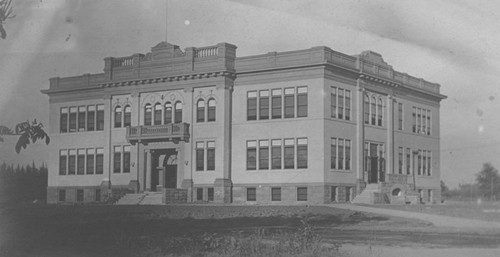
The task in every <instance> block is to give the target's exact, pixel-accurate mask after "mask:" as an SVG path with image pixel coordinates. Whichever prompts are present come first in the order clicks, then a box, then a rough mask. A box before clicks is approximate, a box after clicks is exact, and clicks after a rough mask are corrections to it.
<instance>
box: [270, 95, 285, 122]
mask: <svg viewBox="0 0 500 257" xmlns="http://www.w3.org/2000/svg"><path fill="white" fill-rule="evenodd" d="M271 94H272V100H271V102H272V103H271V105H272V112H271V113H272V118H273V119H281V103H282V99H281V89H273V90H272V91H271Z"/></svg>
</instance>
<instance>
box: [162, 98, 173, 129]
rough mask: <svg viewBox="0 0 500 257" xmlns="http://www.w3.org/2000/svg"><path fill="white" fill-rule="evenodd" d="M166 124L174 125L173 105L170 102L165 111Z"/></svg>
mask: <svg viewBox="0 0 500 257" xmlns="http://www.w3.org/2000/svg"><path fill="white" fill-rule="evenodd" d="M164 115H165V117H164V121H163V123H164V124H169V123H172V104H171V103H170V102H167V103H166V104H165V110H164Z"/></svg>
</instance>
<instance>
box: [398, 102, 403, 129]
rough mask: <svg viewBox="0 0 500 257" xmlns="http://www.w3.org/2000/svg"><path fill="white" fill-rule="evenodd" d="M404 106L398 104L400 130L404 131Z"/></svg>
mask: <svg viewBox="0 0 500 257" xmlns="http://www.w3.org/2000/svg"><path fill="white" fill-rule="evenodd" d="M403 116H404V115H403V104H402V103H398V129H399V130H403Z"/></svg>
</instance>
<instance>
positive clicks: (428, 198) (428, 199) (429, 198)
mask: <svg viewBox="0 0 500 257" xmlns="http://www.w3.org/2000/svg"><path fill="white" fill-rule="evenodd" d="M432 196H433V195H432V189H428V190H427V202H432V198H433V197H432Z"/></svg>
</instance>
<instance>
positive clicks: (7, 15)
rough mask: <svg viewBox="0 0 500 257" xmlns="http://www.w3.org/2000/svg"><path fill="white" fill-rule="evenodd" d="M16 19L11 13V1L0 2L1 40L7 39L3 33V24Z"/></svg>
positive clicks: (2, 0) (0, 0)
mask: <svg viewBox="0 0 500 257" xmlns="http://www.w3.org/2000/svg"><path fill="white" fill-rule="evenodd" d="M14 17H16V15H14V14H13V13H12V0H0V37H1V38H2V39H5V38H7V32H6V31H5V29H4V27H3V24H5V22H6V21H7V20H8V19H12V18H14Z"/></svg>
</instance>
